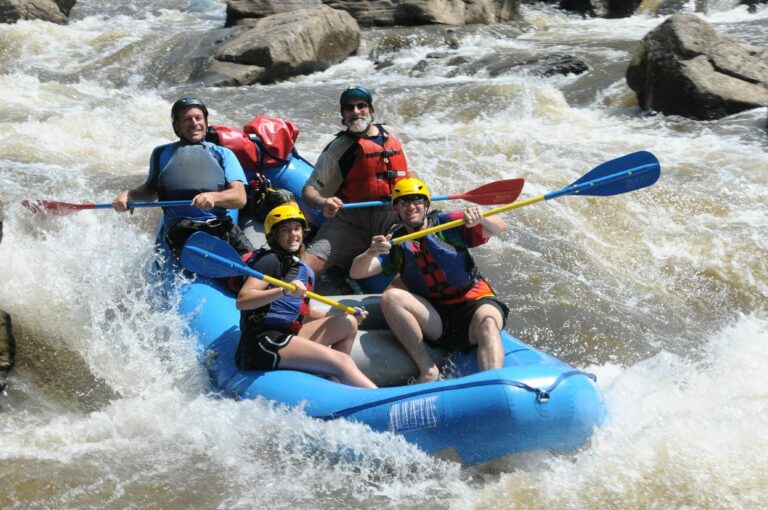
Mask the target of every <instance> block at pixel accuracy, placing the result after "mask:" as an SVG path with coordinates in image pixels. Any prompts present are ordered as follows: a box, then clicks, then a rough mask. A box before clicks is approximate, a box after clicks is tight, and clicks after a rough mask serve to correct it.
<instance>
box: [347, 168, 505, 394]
mask: <svg viewBox="0 0 768 510" xmlns="http://www.w3.org/2000/svg"><path fill="white" fill-rule="evenodd" d="M429 200H430V193H429V189H428V188H427V186H426V185H425V184H424V183H423V182H422V181H420V180H419V179H414V178H409V179H403V180H401V181H399V182H398V183H397V184H396V185H395V187H394V190H393V192H392V209H393V210H394V211H395V213H396V214H397V216H398V218H399V219H400V222H401V225H400V227H399V228H398V230H396V231H395V232H394V234H392V235H387V236H383V235H377V236H374V237H373V239H372V240H371V244H370V247H369V248H368V249H367V250H366V251H365V252H364V253H362V254H360V255H359V256H357V257H356V258H355V260H354V261H353V263H352V269H351V270H350V276H352V278H365V277H368V276H373V275H376V274H379V273H381V272H384V273H385V274H387V275H395V274H398V275H399V282H398V280H397V279H396V280H395V282H394V285H393V286H391V287H390V288H388V289H387V290H386V291H385V292H384V294H383V295H382V298H381V308H382V311H383V312H384V317H385V318H386V320H387V324H388V325H389V327H390V329H391V330H392V332H393V333H394V334H395V336H396V337H397V339H398V340H399V341H400V342H401V343H402V344H403V347H405V349H406V351H408V354H410V356H411V357H412V358H413V360H414V362H415V363H416V365H417V366H418V368H419V375H418V377H417V378H416V382H429V381H434V380H436V379H438V378H439V374H440V373H439V369H438V367H437V365H436V364H435V360H433V359H432V356H431V354H430V351H429V349H427V347H426V345H425V341H426V343H427V344H429V345H432V346H439V347H443V348H446V349H447V350H448V351H450V352H455V351H461V352H467V351H469V350H470V349H472V348H475V347H477V349H478V357H477V358H478V365H479V367H480V369H481V370H490V369H494V368H500V367H501V366H502V365H503V363H504V350H503V347H502V343H501V335H500V331H501V330H502V329H503V327H504V323H505V321H506V318H507V314H508V312H509V311H508V309H507V307H506V305H504V303H502V302H501V301H499V300H498V299H496V296H495V294H494V292H493V289H492V288H491V286H490V285H489V283H488V282H487V281H486V280H485V279H484V278H483V277H482V276H481V275H480V273H479V271H478V270H477V267H476V266H475V263H474V261H473V259H472V256H471V255H470V253H469V251H468V248H474V247H476V246H480V245H481V244H484V243H486V242H487V241H488V239H489V238H490V237H491V236H494V235H498V234H500V233H501V232H502V231H503V230H504V229H505V228H506V223H505V222H504V220H502V219H501V218H500V217H499V216H489V217H487V218H483V216H482V214H481V213H480V210H479V209H478V208H477V207H476V206H473V207H468V208H466V209H465V210H464V211H463V212H441V211H432V212H429ZM462 218H463V219H464V224H463V225H460V226H458V227H454V228H450V229H446V230H442V231H440V232H436V233H433V234H429V235H426V236H424V237H420V238H416V239H412V240H410V241H406V242H404V243H403V244H398V245H395V246H392V245H391V243H390V239H392V237H393V236H394V237H399V236H403V235H407V234H411V233H413V232H418V231H419V230H424V229H426V228H429V227H433V226H436V225H440V224H443V223H447V222H450V221H454V220H457V219H462Z"/></svg>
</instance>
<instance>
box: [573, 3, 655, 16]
mask: <svg viewBox="0 0 768 510" xmlns="http://www.w3.org/2000/svg"><path fill="white" fill-rule="evenodd" d="M641 2H642V0H560V8H561V9H565V10H567V11H575V12H580V13H582V14H585V15H588V16H592V17H595V18H626V17H627V16H631V15H632V14H634V12H635V10H637V8H638V7H639V6H640V5H641Z"/></svg>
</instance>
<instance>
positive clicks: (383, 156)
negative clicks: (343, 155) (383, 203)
mask: <svg viewBox="0 0 768 510" xmlns="http://www.w3.org/2000/svg"><path fill="white" fill-rule="evenodd" d="M377 127H378V128H379V130H380V131H381V133H382V135H383V136H384V140H385V141H384V146H383V147H382V146H381V145H379V144H377V143H376V142H374V141H373V140H371V139H369V138H358V139H357V142H356V143H357V156H356V157H355V160H354V162H353V163H352V165H351V167H350V168H349V171H348V172H347V173H346V175H344V184H343V185H342V187H341V190H340V194H341V198H342V200H344V201H345V202H366V201H368V200H389V196H390V193H391V192H392V185H393V184H394V183H395V182H397V181H399V180H400V179H404V178H405V177H408V161H406V159H405V154H404V153H403V146H402V145H401V143H400V140H398V139H397V138H395V137H394V136H391V135H389V134H388V133H387V132H386V131H385V130H384V128H383V127H382V126H381V125H377Z"/></svg>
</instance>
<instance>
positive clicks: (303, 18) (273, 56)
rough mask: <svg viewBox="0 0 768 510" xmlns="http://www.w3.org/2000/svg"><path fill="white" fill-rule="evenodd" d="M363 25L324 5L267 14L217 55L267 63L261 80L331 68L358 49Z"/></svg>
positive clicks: (225, 59)
mask: <svg viewBox="0 0 768 510" xmlns="http://www.w3.org/2000/svg"><path fill="white" fill-rule="evenodd" d="M359 45H360V27H359V26H358V24H357V22H356V21H355V20H354V19H353V18H352V17H351V16H350V15H349V14H347V13H346V12H343V11H338V10H334V9H331V8H330V7H327V6H320V7H319V8H316V9H304V10H300V11H295V12H292V13H283V14H275V15H271V16H267V17H266V18H262V19H261V20H259V21H258V23H257V24H256V26H255V27H253V28H252V29H250V30H248V31H247V32H245V33H243V34H242V35H239V36H237V37H235V38H234V39H232V40H229V41H227V42H225V43H224V44H223V45H221V46H220V47H219V48H218V49H217V50H216V52H215V54H214V58H215V59H216V60H219V61H222V62H231V63H235V64H241V65H246V66H256V67H261V68H264V69H265V71H264V72H262V73H256V72H255V70H252V71H253V75H254V76H256V75H258V78H257V80H256V81H258V82H259V83H273V82H275V81H279V80H283V79H286V78H290V77H291V76H296V75H300V74H308V73H312V72H316V71H322V70H324V69H327V68H328V67H330V66H331V65H334V64H337V63H339V62H341V61H343V60H344V59H345V58H347V57H348V56H349V55H351V54H353V53H354V52H355V51H357V48H358V46H359Z"/></svg>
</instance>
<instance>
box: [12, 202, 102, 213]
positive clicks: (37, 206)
mask: <svg viewBox="0 0 768 510" xmlns="http://www.w3.org/2000/svg"><path fill="white" fill-rule="evenodd" d="M21 205H23V206H24V207H26V208H27V209H29V210H30V211H32V212H34V213H49V214H58V215H64V214H70V213H73V212H75V211H80V210H81V209H93V208H94V206H95V204H69V203H67V202H54V201H52V200H23V201H22V202H21Z"/></svg>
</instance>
